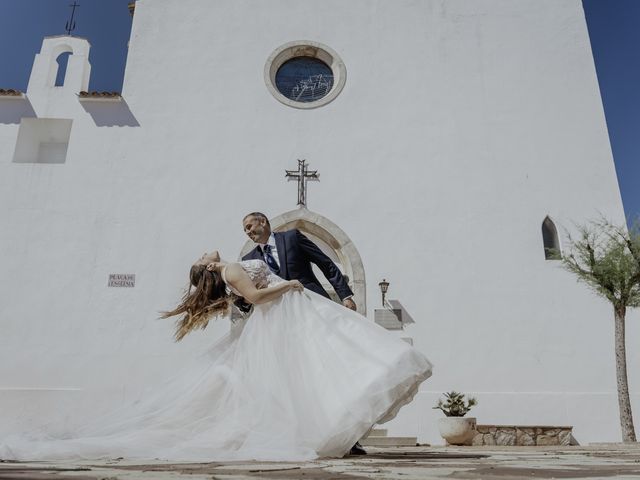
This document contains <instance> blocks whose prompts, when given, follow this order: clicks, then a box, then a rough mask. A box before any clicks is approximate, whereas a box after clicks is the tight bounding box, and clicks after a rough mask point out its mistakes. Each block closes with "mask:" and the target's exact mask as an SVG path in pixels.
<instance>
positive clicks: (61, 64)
mask: <svg viewBox="0 0 640 480" xmlns="http://www.w3.org/2000/svg"><path fill="white" fill-rule="evenodd" d="M69 55H71V52H64V53H61V54H60V55H58V58H56V62H58V73H57V74H56V83H55V86H56V87H62V86H64V77H65V75H66V74H67V65H68V63H69Z"/></svg>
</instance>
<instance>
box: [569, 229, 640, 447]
mask: <svg viewBox="0 0 640 480" xmlns="http://www.w3.org/2000/svg"><path fill="white" fill-rule="evenodd" d="M578 232H579V235H580V236H579V238H578V239H576V240H574V239H573V238H572V237H571V236H570V235H569V245H568V248H567V253H566V254H565V255H563V256H562V265H563V267H564V268H565V269H566V270H568V271H570V272H573V273H574V274H576V276H577V277H578V281H581V282H584V283H586V284H587V285H588V286H589V287H591V289H592V290H593V291H595V292H596V293H597V294H598V295H600V296H602V297H604V298H606V299H607V300H608V301H609V302H610V303H611V305H612V306H613V317H614V325H615V353H616V379H617V384H618V407H619V409H620V426H621V428H622V440H623V441H624V442H635V441H636V433H635V430H634V428H633V415H632V413H631V402H630V400H629V385H628V381H627V354H626V348H625V317H626V314H627V308H631V307H638V306H640V223H636V224H635V226H634V227H632V228H629V229H627V227H626V226H616V225H613V224H611V223H610V222H608V221H606V220H602V221H598V222H590V223H588V224H587V225H580V226H578Z"/></svg>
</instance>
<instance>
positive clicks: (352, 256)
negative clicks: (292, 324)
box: [240, 207, 367, 315]
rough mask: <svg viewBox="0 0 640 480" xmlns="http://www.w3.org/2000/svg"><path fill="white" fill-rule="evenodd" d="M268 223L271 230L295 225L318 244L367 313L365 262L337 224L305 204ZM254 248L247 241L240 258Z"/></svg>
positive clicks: (322, 279) (289, 228) (358, 304)
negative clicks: (309, 208)
mask: <svg viewBox="0 0 640 480" xmlns="http://www.w3.org/2000/svg"><path fill="white" fill-rule="evenodd" d="M269 222H270V223H271V229H272V230H273V231H274V232H279V231H283V230H291V229H293V228H296V229H298V230H300V231H301V232H302V233H304V234H305V235H306V236H307V237H309V239H310V240H312V241H313V242H314V243H315V244H316V245H318V247H320V249H321V250H322V251H323V252H324V253H325V254H326V255H327V256H328V257H329V258H331V259H332V260H333V261H334V262H335V264H336V265H337V266H338V268H340V271H341V272H342V274H343V275H345V276H346V277H347V278H348V280H349V287H351V290H352V291H353V299H354V301H355V302H356V305H357V306H358V312H360V313H361V314H362V315H366V314H367V299H366V282H365V274H364V265H363V264H362V259H361V258H360V254H359V253H358V250H357V249H356V247H355V245H354V244H353V242H352V241H351V239H350V238H349V237H348V236H347V234H346V233H344V231H343V230H342V229H341V228H340V227H338V226H337V225H336V224H335V223H333V222H332V221H331V220H329V219H328V218H326V217H323V216H322V215H320V214H319V213H315V212H311V211H309V210H307V209H306V208H304V207H302V208H299V209H297V210H291V211H290V212H286V213H283V214H282V215H278V216H277V217H274V218H272V219H269ZM254 247H255V244H254V243H253V242H252V241H251V240H248V241H247V242H246V243H245V244H244V246H243V247H242V251H241V252H240V257H242V256H243V255H245V254H247V253H248V252H249V251H250V250H251V249H253V248H254ZM314 272H315V273H316V276H317V277H318V279H319V280H320V282H321V283H322V286H323V287H324V288H325V290H327V292H329V294H330V295H331V296H332V298H334V299H336V300H337V299H338V296H337V295H336V294H335V292H334V291H333V288H332V287H331V285H330V284H329V282H327V280H326V279H325V278H324V276H323V275H322V273H321V272H320V270H319V269H317V267H315V265H314Z"/></svg>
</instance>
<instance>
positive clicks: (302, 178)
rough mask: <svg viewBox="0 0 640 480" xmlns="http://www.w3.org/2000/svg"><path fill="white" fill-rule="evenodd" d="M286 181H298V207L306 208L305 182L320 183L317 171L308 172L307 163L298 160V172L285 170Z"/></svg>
mask: <svg viewBox="0 0 640 480" xmlns="http://www.w3.org/2000/svg"><path fill="white" fill-rule="evenodd" d="M285 172H286V175H285V177H286V178H287V180H289V181H291V180H297V181H298V205H302V206H303V207H306V206H307V181H308V180H315V181H320V174H319V173H318V171H317V170H308V169H307V161H306V160H300V159H298V170H285Z"/></svg>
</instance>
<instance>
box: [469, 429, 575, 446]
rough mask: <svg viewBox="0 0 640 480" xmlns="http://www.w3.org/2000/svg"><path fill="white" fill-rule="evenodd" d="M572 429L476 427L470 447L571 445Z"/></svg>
mask: <svg viewBox="0 0 640 480" xmlns="http://www.w3.org/2000/svg"><path fill="white" fill-rule="evenodd" d="M572 431H573V427H568V426H533V425H532V426H519V425H477V426H476V434H475V436H474V437H473V439H472V441H471V444H472V445H502V446H515V445H518V446H520V445H522V446H545V445H571V444H572V441H571V439H572V438H573V437H572V435H571V432H572Z"/></svg>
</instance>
